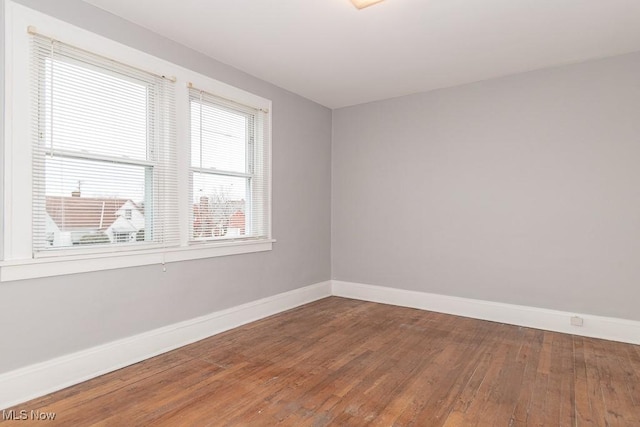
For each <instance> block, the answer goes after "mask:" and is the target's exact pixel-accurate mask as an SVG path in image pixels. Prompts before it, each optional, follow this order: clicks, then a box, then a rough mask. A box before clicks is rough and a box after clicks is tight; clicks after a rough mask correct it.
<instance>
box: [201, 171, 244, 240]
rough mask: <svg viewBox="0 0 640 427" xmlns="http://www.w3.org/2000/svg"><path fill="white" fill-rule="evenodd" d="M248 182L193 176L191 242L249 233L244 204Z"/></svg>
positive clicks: (218, 176) (202, 175)
mask: <svg viewBox="0 0 640 427" xmlns="http://www.w3.org/2000/svg"><path fill="white" fill-rule="evenodd" d="M248 192H249V179H248V178H238V177H229V176H220V175H211V174H201V173H194V174H193V184H192V194H193V201H192V202H193V222H192V225H193V235H192V237H193V238H194V239H211V238H234V237H243V236H246V235H247V234H249V230H247V229H246V224H249V221H247V220H246V218H245V215H246V212H247V211H246V204H247V202H246V201H247V200H249V198H248V197H247V194H248Z"/></svg>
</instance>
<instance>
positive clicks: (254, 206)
mask: <svg viewBox="0 0 640 427" xmlns="http://www.w3.org/2000/svg"><path fill="white" fill-rule="evenodd" d="M189 100H190V127H191V129H190V148H191V167H190V188H191V198H190V199H191V206H190V208H191V215H190V218H191V221H190V236H191V238H190V240H191V241H192V242H194V241H210V240H220V239H262V238H264V239H266V238H270V235H269V230H270V226H269V214H270V199H269V197H270V194H269V192H270V188H269V165H270V158H269V156H270V149H269V143H270V141H269V134H270V133H269V129H268V126H269V120H268V111H264V110H262V109H259V108H254V107H251V106H247V105H242V104H239V103H236V102H233V101H229V100H226V99H224V98H220V97H217V96H215V95H213V94H210V93H207V92H205V91H203V90H199V89H197V88H191V89H190V91H189Z"/></svg>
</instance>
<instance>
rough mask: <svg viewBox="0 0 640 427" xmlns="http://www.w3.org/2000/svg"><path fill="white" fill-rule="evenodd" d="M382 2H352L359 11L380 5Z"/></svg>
mask: <svg viewBox="0 0 640 427" xmlns="http://www.w3.org/2000/svg"><path fill="white" fill-rule="evenodd" d="M381 1H382V0H351V3H353V5H354V6H355V7H357V8H358V9H364V8H365V7H369V6H372V5H374V4H376V3H380V2H381Z"/></svg>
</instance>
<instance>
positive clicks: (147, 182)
mask: <svg viewBox="0 0 640 427" xmlns="http://www.w3.org/2000/svg"><path fill="white" fill-rule="evenodd" d="M45 167H46V181H45V187H46V188H45V194H46V196H45V207H46V218H45V219H46V227H45V233H46V236H45V239H46V240H47V246H48V247H53V248H60V247H68V246H75V245H101V244H109V243H131V242H139V241H144V240H150V238H151V226H150V224H151V221H150V218H147V217H146V216H145V214H146V212H145V207H148V206H149V205H150V204H151V199H150V197H149V195H150V194H151V188H152V184H151V183H152V174H153V169H152V168H151V167H147V166H133V165H123V164H113V163H108V162H99V161H91V160H78V159H67V158H55V157H54V158H49V157H47V159H46V163H45ZM145 195H146V198H147V200H145ZM146 210H147V211H150V209H146Z"/></svg>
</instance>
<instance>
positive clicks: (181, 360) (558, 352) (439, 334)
mask: <svg viewBox="0 0 640 427" xmlns="http://www.w3.org/2000/svg"><path fill="white" fill-rule="evenodd" d="M13 409H14V410H16V411H20V410H26V411H31V410H36V411H41V412H50V411H52V412H55V413H56V418H55V420H54V421H39V422H37V423H35V424H36V425H47V426H50V425H62V426H87V425H95V426H135V425H153V426H205V425H212V426H274V425H278V426H314V427H316V426H327V425H335V426H364V425H367V426H368V425H371V426H465V427H466V426H636V427H637V426H640V346H634V345H630V344H621V343H617V342H612V341H604V340H597V339H591V338H583V337H578V336H571V335H565V334H559V333H553V332H545V331H540V330H535V329H528V328H521V327H517V326H510V325H503V324H499V323H492V322H486V321H480V320H473V319H468V318H463V317H456V316H449V315H444V314H439V313H432V312H426V311H420V310H414V309H408V308H401V307H394V306H389V305H382V304H373V303H368V302H362V301H355V300H349V299H344V298H337V297H331V298H326V299H323V300H320V301H317V302H314V303H311V304H308V305H305V306H303V307H300V308H297V309H294V310H291V311H288V312H286V313H281V314H279V315H276V316H272V317H270V318H267V319H264V320H261V321H258V322H254V323H251V324H249V325H246V326H243V327H240V328H237V329H234V330H231V331H228V332H225V333H223V334H220V335H217V336H215V337H212V338H208V339H205V340H203V341H200V342H197V343H195V344H192V345H189V346H186V347H183V348H180V349H177V350H175V351H172V352H169V353H166V354H163V355H160V356H158V357H155V358H153V359H149V360H147V361H144V362H141V363H138V364H136V365H133V366H130V367H127V368H124V369H121V370H118V371H116V372H112V373H109V374H107V375H103V376H101V377H98V378H95V379H92V380H90V381H87V382H85V383H82V384H79V385H77V386H73V387H70V388H67V389H65V390H62V391H59V392H57V393H53V394H50V395H48V396H45V397H42V398H39V399H36V400H33V401H31V402H27V403H25V404H22V405H19V406H17V407H16V408H13ZM0 425H1V426H2V427H5V426H8V425H20V426H25V425H27V423H25V422H24V421H15V420H14V421H5V422H0Z"/></svg>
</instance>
